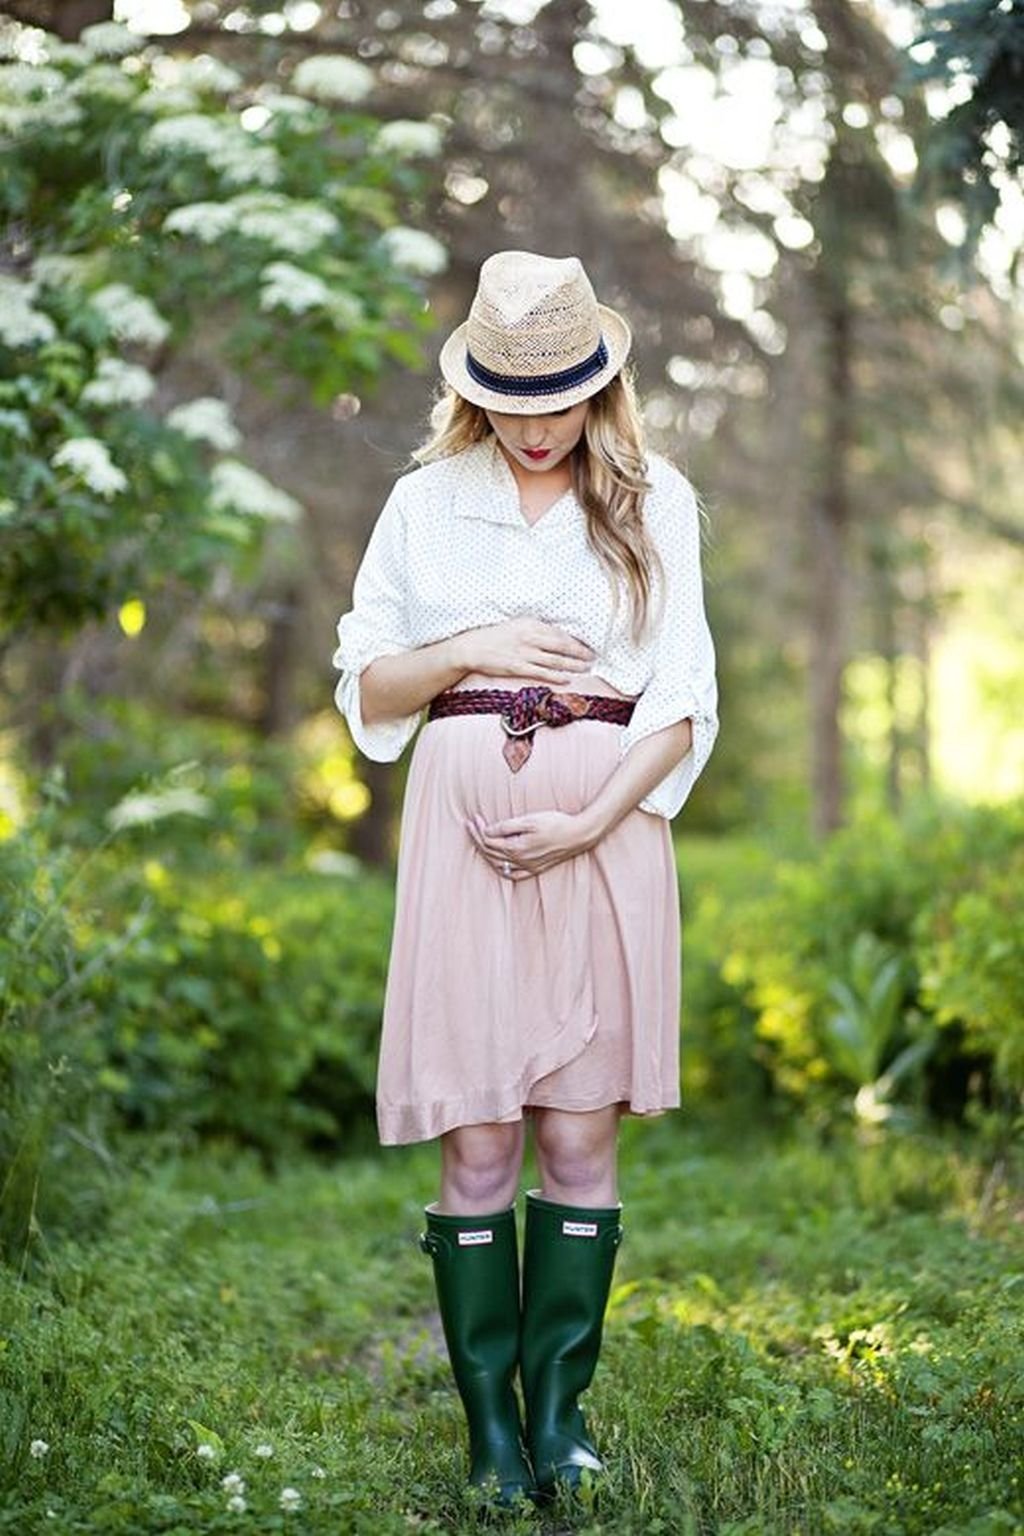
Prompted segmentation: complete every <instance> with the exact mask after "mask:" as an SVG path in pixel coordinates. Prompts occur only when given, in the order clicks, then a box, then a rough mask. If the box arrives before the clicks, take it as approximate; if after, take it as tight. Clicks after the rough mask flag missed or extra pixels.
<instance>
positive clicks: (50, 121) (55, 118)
mask: <svg viewBox="0 0 1024 1536" xmlns="http://www.w3.org/2000/svg"><path fill="white" fill-rule="evenodd" d="M82 117H83V113H82V109H81V107H80V106H79V105H78V102H77V101H72V100H71V98H70V96H45V97H43V99H42V100H41V101H31V102H26V103H23V104H22V105H20V106H6V105H4V103H2V102H0V129H3V130H4V131H5V132H6V133H7V134H8V136H9V137H12V138H13V137H15V136H16V135H18V134H19V133H27V132H29V131H30V130H31V131H36V130H38V129H41V128H42V129H45V128H74V127H75V125H76V124H77V123H80V122H81V121H82Z"/></svg>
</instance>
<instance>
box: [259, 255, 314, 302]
mask: <svg viewBox="0 0 1024 1536" xmlns="http://www.w3.org/2000/svg"><path fill="white" fill-rule="evenodd" d="M260 282H261V283H262V284H263V286H262V288H261V290H260V309H287V310H288V311H289V312H290V313H291V314H293V315H304V314H305V313H306V311H307V310H310V309H319V308H323V307H324V306H326V305H327V304H328V303H329V302H330V298H331V290H330V289H329V288H328V286H327V284H326V283H325V282H324V280H323V278H320V277H317V276H316V274H315V273H314V272H306V271H305V270H304V269H303V268H302V267H294V266H292V264H291V262H290V261H272V262H271V263H270V264H269V266H266V267H264V268H263V271H262V272H261V273H260Z"/></svg>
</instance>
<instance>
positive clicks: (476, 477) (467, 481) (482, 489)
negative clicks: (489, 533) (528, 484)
mask: <svg viewBox="0 0 1024 1536" xmlns="http://www.w3.org/2000/svg"><path fill="white" fill-rule="evenodd" d="M458 458H459V459H460V460H462V461H463V463H462V470H463V472H462V474H461V475H459V477H458V479H457V481H456V485H455V491H454V497H453V507H454V512H455V516H456V517H480V518H483V519H484V520H485V521H486V522H489V523H511V524H512V526H513V527H516V528H526V529H527V530H531V531H532V529H533V528H537V529H539V528H540V527H542V526H544V525H547V524H548V520H549V518H550V516H551V514H552V513H556V514H557V513H560V512H561V511H562V510H564V507H566V506H568V505H569V503H570V501H571V500H572V498H571V497H570V495H569V493H568V492H567V493H566V495H565V496H563V497H562V498H560V500H559V501H558V502H555V503H553V504H552V506H550V507H549V508H548V510H547V512H545V513H544V515H543V516H542V517H541V518H539V519H538V521H537V523H534V524H532V525H531V524H530V523H529V522H527V520H526V518H525V517H524V516H523V514H522V512H521V510H520V505H519V486H518V484H517V483H516V477H515V475H514V474H513V473H512V469H511V466H510V465H509V462H508V460H507V459H506V458H505V455H504V454H503V453H502V451H501V448H500V447H499V446H498V439H497V438H496V437H495V436H494V435H493V434H491V435H490V436H488V437H485V438H482V439H481V440H480V442H478V443H474V444H473V445H472V447H470V448H467V449H465V450H464V452H463V453H460V454H459V455H458Z"/></svg>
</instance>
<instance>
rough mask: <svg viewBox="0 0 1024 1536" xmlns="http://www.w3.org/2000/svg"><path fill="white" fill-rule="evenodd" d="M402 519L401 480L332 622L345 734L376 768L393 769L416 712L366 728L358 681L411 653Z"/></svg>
mask: <svg viewBox="0 0 1024 1536" xmlns="http://www.w3.org/2000/svg"><path fill="white" fill-rule="evenodd" d="M405 572H406V562H405V518H404V513H403V509H402V496H401V480H399V481H398V482H397V483H396V484H395V486H394V488H393V489H392V491H391V494H390V496H389V497H388V499H387V501H386V502H385V503H384V506H383V508H382V509H381V512H380V515H379V517H378V518H377V521H376V523H375V524H374V526H373V531H372V533H371V534H370V539H369V542H368V544H367V546H366V550H365V552H364V554H363V558H362V560H361V562H360V565H359V569H358V570H357V571H356V575H355V580H354V581H353V583H352V607H351V609H350V610H349V612H348V613H343V614H342V616H341V618H340V619H339V620H338V625H337V634H338V644H337V648H336V649H335V652H334V655H333V656H332V658H331V661H332V665H333V666H335V667H336V668H339V669H340V671H341V676H340V677H339V679H338V682H337V685H336V687H335V690H334V702H335V703H336V705H337V706H338V709H339V710H340V711H341V713H342V715H344V717H345V722H346V724H347V725H348V729H349V734H350V735H351V737H352V740H353V741H354V742H355V744H356V746H357V747H358V748H359V751H360V752H362V753H363V754H364V756H366V757H369V758H371V759H372V760H373V761H374V762H376V763H393V762H395V761H396V759H397V758H399V757H400V756H401V754H402V752H403V750H404V748H405V747H406V745H407V744H408V742H409V741H410V740H411V738H412V736H413V735H414V734H415V731H416V727H417V725H418V724H419V722H420V717H421V715H422V710H417V711H416V712H415V713H414V714H411V715H401V716H398V717H396V718H395V719H391V720H377V721H374V722H373V724H371V725H367V724H366V722H365V721H364V720H363V713H362V704H361V701H360V696H359V679H360V677H361V676H362V674H363V672H364V671H365V670H366V668H367V667H368V666H369V665H370V663H371V662H372V661H376V659H377V658H378V657H379V656H393V655H395V654H397V653H398V652H399V651H407V650H412V649H414V647H413V646H412V644H411V642H410V640H409V634H408V625H407V621H406V586H405Z"/></svg>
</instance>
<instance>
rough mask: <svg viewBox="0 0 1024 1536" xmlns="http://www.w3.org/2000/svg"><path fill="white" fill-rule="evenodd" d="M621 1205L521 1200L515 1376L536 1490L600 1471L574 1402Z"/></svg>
mask: <svg viewBox="0 0 1024 1536" xmlns="http://www.w3.org/2000/svg"><path fill="white" fill-rule="evenodd" d="M621 1211H622V1207H621V1205H617V1206H612V1207H600V1208H598V1209H593V1208H588V1207H584V1206H573V1205H559V1204H557V1203H556V1202H555V1201H553V1200H544V1199H542V1198H541V1196H540V1194H539V1192H538V1191H536V1190H532V1189H531V1190H528V1191H527V1195H526V1243H525V1247H524V1251H523V1323H522V1335H523V1336H522V1344H521V1347H520V1370H521V1373H522V1381H523V1396H524V1398H525V1401H526V1437H527V1444H528V1446H529V1450H530V1457H531V1459H532V1461H533V1470H534V1474H535V1476H536V1479H537V1485H538V1488H539V1490H540V1491H541V1492H542V1493H543V1494H545V1495H550V1494H552V1493H553V1492H554V1489H555V1484H556V1483H557V1482H564V1483H567V1484H568V1485H569V1486H570V1487H571V1488H575V1487H578V1486H579V1483H580V1478H581V1474H582V1473H583V1471H584V1469H587V1470H589V1471H590V1473H591V1474H593V1475H595V1476H596V1475H597V1474H599V1473H601V1472H603V1471H604V1465H603V1463H602V1461H601V1458H600V1457H599V1456H598V1454H597V1451H596V1450H595V1448H594V1445H593V1443H592V1441H591V1439H590V1435H589V1432H588V1430H587V1424H586V1420H585V1419H584V1417H583V1412H582V1410H581V1408H580V1405H579V1402H578V1398H579V1395H580V1393H581V1392H584V1391H585V1390H586V1388H587V1387H589V1385H590V1382H591V1380H592V1378H593V1375H594V1370H595V1368H596V1366H597V1358H598V1355H599V1354H600V1350H601V1333H602V1329H603V1327H604V1313H605V1307H606V1306H607V1305H608V1292H609V1290H610V1289H611V1282H612V1271H613V1269H614V1268H615V1254H616V1250H617V1249H618V1246H619V1243H620V1242H621V1241H622V1223H621V1221H620V1214H621Z"/></svg>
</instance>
